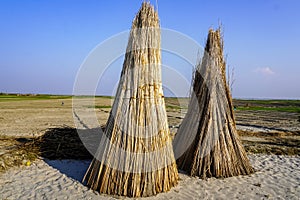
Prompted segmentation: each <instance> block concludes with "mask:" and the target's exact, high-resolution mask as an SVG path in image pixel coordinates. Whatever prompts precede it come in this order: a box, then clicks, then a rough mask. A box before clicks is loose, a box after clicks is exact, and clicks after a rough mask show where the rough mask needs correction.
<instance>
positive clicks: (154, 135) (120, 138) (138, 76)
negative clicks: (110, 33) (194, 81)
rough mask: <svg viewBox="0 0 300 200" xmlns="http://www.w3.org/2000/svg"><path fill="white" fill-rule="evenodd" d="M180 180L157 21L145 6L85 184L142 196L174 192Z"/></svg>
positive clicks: (131, 195)
mask: <svg viewBox="0 0 300 200" xmlns="http://www.w3.org/2000/svg"><path fill="white" fill-rule="evenodd" d="M177 180H178V172H177V167H176V161H175V158H174V153H173V147H172V140H171V137H170V131H169V127H168V122H167V114H166V110H165V101H164V96H163V91H162V83H161V51H160V27H159V18H158V14H157V12H156V11H155V10H154V8H153V7H152V6H151V5H150V4H149V3H147V2H144V3H143V4H142V7H141V9H140V10H139V12H138V13H137V15H136V17H135V19H134V21H133V24H132V29H131V32H130V37H129V41H128V46H127V50H126V55H125V60H124V64H123V69H122V73H121V77H120V81H119V85H118V89H117V93H116V98H115V101H114V103H113V106H112V110H111V113H110V116H109V119H108V121H107V124H106V129H105V132H104V135H103V137H102V139H101V144H100V146H99V149H98V152H97V154H96V156H95V158H94V159H93V161H92V163H91V165H90V167H89V169H88V171H87V172H86V175H85V177H84V181H86V183H87V185H88V186H90V187H91V188H92V189H93V190H97V191H99V192H100V193H106V194H112V195H123V196H130V197H144V196H152V195H155V194H157V193H160V192H166V191H168V190H170V188H171V187H172V186H174V185H176V184H177Z"/></svg>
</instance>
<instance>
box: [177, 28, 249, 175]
mask: <svg viewBox="0 0 300 200" xmlns="http://www.w3.org/2000/svg"><path fill="white" fill-rule="evenodd" d="M225 66H226V64H225V61H224V58H223V40H222V37H221V34H220V29H218V30H216V31H214V30H210V31H209V34H208V38H207V43H206V47H205V52H204V55H203V58H202V60H201V61H200V62H199V64H198V66H197V69H196V71H195V75H194V80H193V84H192V93H191V100H190V103H189V107H188V111H187V114H186V116H185V118H184V119H183V121H182V124H181V126H180V127H179V130H178V132H177V135H176V136H175V139H174V152H175V155H176V157H178V159H177V164H178V167H179V168H180V169H183V170H185V171H187V172H188V173H189V174H190V175H192V176H199V177H201V178H206V177H229V176H236V175H246V174H250V173H252V172H253V171H254V170H253V168H252V167H251V165H250V162H249V160H248V158H247V155H246V152H245V150H244V148H243V146H242V144H241V141H240V139H239V136H238V134H237V130H236V124H235V119H234V113H233V106H232V99H231V94H230V90H229V87H228V84H227V82H226V74H225Z"/></svg>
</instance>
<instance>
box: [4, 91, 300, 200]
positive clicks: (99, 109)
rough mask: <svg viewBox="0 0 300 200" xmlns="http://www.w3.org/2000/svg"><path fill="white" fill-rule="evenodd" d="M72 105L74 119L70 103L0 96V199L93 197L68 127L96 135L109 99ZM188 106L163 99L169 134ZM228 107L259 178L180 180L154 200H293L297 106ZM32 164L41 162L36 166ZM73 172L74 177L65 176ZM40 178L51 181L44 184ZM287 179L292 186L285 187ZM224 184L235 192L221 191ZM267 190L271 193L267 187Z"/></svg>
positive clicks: (298, 147) (83, 156)
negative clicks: (232, 110) (229, 199)
mask: <svg viewBox="0 0 300 200" xmlns="http://www.w3.org/2000/svg"><path fill="white" fill-rule="evenodd" d="M91 100H92V101H91ZM94 100H95V107H94V106H93V102H94ZM75 102H76V105H75V107H76V108H77V109H76V110H75V113H74V112H73V109H72V108H73V105H72V97H70V96H47V95H38V96H16V95H0V124H1V126H0V188H2V189H0V199H1V198H13V199H15V198H17V199H19V198H22V197H23V198H40V197H43V196H44V197H45V196H46V197H49V198H54V197H56V196H57V195H58V196H59V195H61V197H63V196H66V195H68V194H69V195H70V193H69V192H68V191H64V190H65V188H67V189H68V188H69V189H70V190H72V191H73V189H74V187H75V186H76V187H75V189H76V191H73V193H74V195H73V197H76V198H78V199H80V198H82V199H84V198H91V199H93V198H97V196H98V197H99V195H96V194H95V193H93V192H91V191H90V190H88V189H87V188H86V187H84V186H83V185H82V184H81V183H80V178H82V174H83V173H84V171H85V170H86V167H87V166H88V163H89V161H82V160H89V159H91V157H90V155H89V154H88V152H87V151H86V150H85V147H84V146H83V145H82V144H81V142H80V139H79V138H78V136H77V132H76V129H75V124H74V122H76V123H78V124H79V126H80V127H79V128H90V129H95V130H97V128H99V127H100V126H104V125H105V123H106V120H107V118H108V116H109V112H110V109H111V105H112V103H113V98H110V97H96V98H95V99H93V98H88V97H81V98H77V99H76V101H75ZM78 102H79V103H78ZM91 102H92V103H91ZM187 106H188V99H187V98H179V99H176V98H166V109H167V114H168V120H169V126H170V129H171V133H172V134H173V135H174V134H176V130H177V128H178V127H179V126H180V123H181V120H182V119H183V117H184V115H185V113H186V110H187ZM234 106H235V115H236V123H237V128H238V131H239V134H240V136H241V139H242V142H243V144H244V146H245V148H246V150H247V152H248V153H249V154H250V160H251V162H252V164H253V166H254V167H255V168H256V169H258V170H259V171H261V172H257V173H255V174H254V175H252V176H249V177H234V178H229V179H225V180H219V179H218V180H215V179H210V181H209V182H205V181H204V182H203V181H202V180H199V179H197V178H191V177H188V176H186V175H184V174H180V178H181V179H182V181H181V182H180V184H179V186H177V187H176V188H175V189H173V190H172V191H171V192H170V193H166V194H161V195H158V196H157V197H156V198H157V199H164V198H174V199H178V198H179V197H182V198H184V197H190V198H191V199H192V198H193V195H196V196H197V197H196V198H202V197H204V196H205V192H206V193H208V194H207V195H209V194H210V195H211V197H219V198H226V195H233V196H235V197H240V198H248V197H249V198H268V197H273V198H274V197H276V196H280V197H282V198H292V199H293V198H295V197H297V193H298V194H299V192H300V187H299V180H300V174H299V170H297V169H299V167H300V159H299V155H300V101H298V100H260V101H259V100H234ZM79 113H80V114H79ZM91 113H92V114H91ZM93 114H96V119H97V120H96V121H97V123H95V122H92V123H89V119H90V117H93ZM86 122H88V123H86ZM255 153H263V154H264V155H261V154H257V155H255ZM268 154H275V155H268ZM277 155H281V156H277ZM37 157H38V158H43V159H37V160H35V159H36V158H37ZM53 159H54V160H53ZM57 159H61V161H58V160H57ZM70 159H71V160H70ZM34 160H35V161H34ZM27 161H34V162H33V163H32V162H31V163H30V162H29V163H28V162H27ZM26 165H30V166H28V167H26ZM18 166H21V168H19V167H18ZM66 166H69V167H70V169H69V167H66ZM273 166H275V168H273ZM72 167H73V168H74V169H73V168H72ZM71 169H73V171H68V170H71ZM20 170H22V172H20ZM24 170H25V171H24ZM74 170H75V171H74ZM274 170H275V171H274ZM276 170H277V171H276ZM1 173H2V175H1ZM45 173H46V174H50V175H51V174H52V175H53V176H52V175H51V176H50V175H49V177H48V176H45V177H48V178H45V177H44V176H43V174H45ZM276 173H277V175H276ZM274 174H275V175H276V176H275V175H274ZM66 175H67V177H66ZM27 176H30V179H35V180H36V182H34V183H32V185H27V186H26V187H28V188H30V190H31V191H39V192H36V193H33V194H34V195H35V196H34V195H33V196H32V193H29V192H28V188H27V189H26V187H22V184H23V181H21V182H20V180H23V179H26V180H27V179H28V177H27ZM51 177H54V178H51ZM277 177H278V178H280V179H281V180H283V181H285V183H284V184H283V185H284V187H283V188H280V185H278V184H277V185H276V181H277ZM54 179H56V181H55V180H54ZM50 180H51V181H52V182H51V181H50ZM230 180H231V181H230ZM290 180H291V181H292V182H293V183H289V182H288V181H290ZM2 184H3V185H2ZM66 184H67V186H66ZM224 184H225V185H231V186H232V188H236V189H232V188H231V189H230V188H228V187H225V185H224ZM272 184H273V186H274V187H273V186H270V185H272ZM222 185H223V186H222ZM243 185H248V186H249V187H244V186H243ZM289 185H290V186H289ZM297 185H298V186H297ZM56 187H58V188H56ZM205 187H212V188H214V189H212V188H211V189H209V188H205ZM11 188H13V189H11ZM37 188H41V189H40V190H39V189H37ZM59 188H60V189H59ZM242 188H244V189H242ZM251 188H252V189H251ZM250 189H251V190H250ZM13 190H17V191H19V193H18V192H17V194H18V195H17V194H15V193H13V192H12V191H13ZM48 190H49V191H48ZM193 190H197V192H198V193H196V194H194V192H193ZM202 190H203V191H202ZM212 190H213V192H214V193H213V194H214V195H212V193H211V191H212ZM244 190H245V191H244ZM248 190H249V191H248ZM201 191H202V192H201ZM220 191H221V192H220ZM223 191H225V192H223ZM241 191H242V192H241ZM243 191H244V192H246V193H248V196H243V195H244V193H243ZM237 192H240V193H237ZM251 192H252V193H251ZM73 193H72V194H73ZM1 194H2V195H3V196H1ZM39 195H40V196H39ZM47 195H48V196H47ZM49 195H50V196H49ZM168 195H169V196H168ZM178 195H179V196H178ZM203 195H204V196H203ZM222 195H223V196H222ZM224 195H225V196H224ZM284 195H286V196H284ZM101 197H103V198H107V197H105V196H101ZM70 199H72V195H71V196H70ZM111 199H112V198H111Z"/></svg>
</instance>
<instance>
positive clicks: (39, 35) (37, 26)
mask: <svg viewBox="0 0 300 200" xmlns="http://www.w3.org/2000/svg"><path fill="white" fill-rule="evenodd" d="M141 2H142V1H141V0H119V1H117V0H109V1H98V0H95V1H90V0H86V1H84V0H81V1H79V0H51V1H50V0H48V1H46V0H41V1H30V0H24V1H21V0H19V1H16V0H11V1H8V0H6V1H5V0H2V1H0V36H1V37H0V92H19V93H51V94H72V90H73V83H74V80H75V78H76V73H77V71H78V69H79V67H80V65H81V64H82V62H83V61H84V59H85V58H86V57H87V56H88V54H89V52H90V51H91V50H92V49H94V48H95V47H96V46H97V45H98V44H99V43H101V42H103V41H104V40H106V39H107V38H109V37H111V36H113V35H115V34H118V33H119V32H122V31H125V30H128V29H130V26H131V23H132V20H133V18H134V16H135V14H136V13H137V11H138V9H139V8H140V6H141ZM151 2H152V3H153V4H154V5H155V4H156V1H155V0H152V1H151ZM158 11H159V16H160V21H161V27H162V28H168V29H174V30H176V31H179V32H181V33H183V34H186V35H187V36H189V37H191V38H192V39H194V40H195V41H197V42H198V43H199V44H200V45H204V44H205V38H206V36H207V32H208V29H209V28H210V27H217V26H218V24H219V21H221V22H222V24H223V30H224V40H225V44H224V45H225V54H226V55H227V64H228V65H230V66H231V67H234V69H235V75H234V78H235V79H236V81H235V83H234V85H233V96H234V97H236V98H297V99H300V78H299V75H300V59H299V57H300V37H299V36H300V1H299V0H235V1H234V0H232V1H230V0H228V1H224V0H219V1H213V0H197V1H196V0H192V1H183V0H181V1H179V0H174V1H166V0H158ZM124 51H125V49H124ZM194 53H195V54H197V52H194ZM163 56H164V55H163ZM167 58H168V55H165V58H163V59H164V61H165V62H167V63H168V62H169V65H174V66H171V67H174V68H176V67H178V66H176V65H180V63H181V62H174V61H173V62H172V61H168V60H167ZM121 65H122V59H119V61H116V62H115V64H114V66H115V68H114V69H112V72H113V73H111V74H110V76H112V77H111V79H114V80H116V81H115V82H117V81H118V79H119V74H120V70H121V67H122V66H121ZM179 68H180V67H179ZM183 73H184V72H183ZM116 74H117V76H116ZM108 75H109V74H108ZM164 76H167V75H164ZM188 76H192V74H191V73H190V75H188ZM169 78H170V77H169ZM108 79H109V78H108ZM174 81H176V80H174ZM112 90H113V87H110V86H107V88H105V89H103V91H99V93H104V94H106V93H109V91H112Z"/></svg>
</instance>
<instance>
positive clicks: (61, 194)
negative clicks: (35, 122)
mask: <svg viewBox="0 0 300 200" xmlns="http://www.w3.org/2000/svg"><path fill="white" fill-rule="evenodd" d="M249 158H250V160H251V163H252V164H253V166H254V167H255V169H256V170H257V172H256V173H254V174H252V175H250V176H238V177H230V178H226V179H215V178H210V179H207V180H202V179H199V178H197V177H189V176H187V175H185V174H183V173H180V179H181V180H180V181H179V184H178V186H176V187H174V188H173V189H172V190H171V191H169V192H167V193H161V194H158V195H157V196H155V197H149V198H145V199H232V198H234V199H299V197H300V184H299V183H300V157H299V156H293V157H292V156H276V155H259V154H256V155H249ZM88 165H89V161H78V160H77V161H76V160H60V161H59V160H45V161H44V160H38V161H36V162H35V163H33V164H32V165H31V166H29V167H25V166H24V167H22V168H21V169H20V170H15V169H10V170H8V171H7V172H6V173H5V174H2V175H0V199H115V198H117V199H120V198H124V197H113V196H108V195H103V194H99V193H96V192H93V191H91V190H90V189H88V188H87V187H85V186H84V185H83V184H81V182H80V180H81V179H82V177H83V175H84V172H85V171H86V169H87V167H88Z"/></svg>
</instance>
